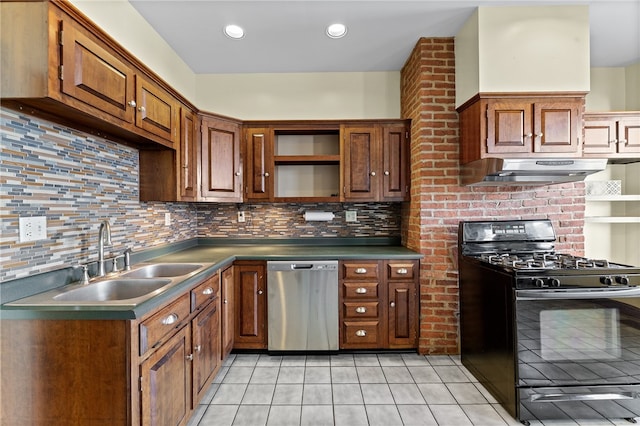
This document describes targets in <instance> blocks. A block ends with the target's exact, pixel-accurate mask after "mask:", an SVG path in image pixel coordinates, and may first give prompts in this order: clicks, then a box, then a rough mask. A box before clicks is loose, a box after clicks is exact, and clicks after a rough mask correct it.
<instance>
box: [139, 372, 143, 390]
mask: <svg viewBox="0 0 640 426" xmlns="http://www.w3.org/2000/svg"><path fill="white" fill-rule="evenodd" d="M139 382H140V392H142V376H140V380H139Z"/></svg>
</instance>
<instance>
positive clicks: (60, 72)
mask: <svg viewBox="0 0 640 426" xmlns="http://www.w3.org/2000/svg"><path fill="white" fill-rule="evenodd" d="M58 73H59V75H58V78H60V80H64V65H60V67H59V68H58Z"/></svg>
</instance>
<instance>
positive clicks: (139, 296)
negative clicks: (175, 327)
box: [6, 263, 213, 307]
mask: <svg viewBox="0 0 640 426" xmlns="http://www.w3.org/2000/svg"><path fill="white" fill-rule="evenodd" d="M212 265H213V264H211V263H148V264H141V265H138V266H137V267H135V268H134V269H133V270H132V271H123V272H118V273H116V274H110V275H107V276H106V277H102V278H99V279H96V280H95V281H91V282H90V283H89V284H86V285H82V284H78V283H75V284H69V285H65V286H62V287H58V288H55V289H52V290H49V291H45V292H43V293H38V294H34V295H33V296H28V297H25V298H22V299H19V300H15V301H13V302H9V303H7V304H6V305H7V306H43V307H45V306H113V307H121V306H136V305H138V304H140V303H142V302H144V301H146V300H148V299H151V298H152V297H154V296H156V295H158V294H160V293H162V292H164V291H165V290H167V289H168V288H170V287H172V286H174V285H176V284H179V283H181V282H183V281H184V280H186V279H188V278H190V277H191V276H193V275H195V274H197V273H198V272H200V271H202V270H204V269H206V268H208V267H210V266H212Z"/></svg>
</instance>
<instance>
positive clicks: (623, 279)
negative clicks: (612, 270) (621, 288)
mask: <svg viewBox="0 0 640 426" xmlns="http://www.w3.org/2000/svg"><path fill="white" fill-rule="evenodd" d="M616 282H617V283H618V284H622V285H629V277H626V276H624V275H621V276H618V277H616Z"/></svg>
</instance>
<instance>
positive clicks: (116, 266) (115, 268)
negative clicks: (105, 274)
mask: <svg viewBox="0 0 640 426" xmlns="http://www.w3.org/2000/svg"><path fill="white" fill-rule="evenodd" d="M118 257H119V256H116V257H114V258H113V259H112V260H111V261H112V263H113V267H112V268H111V273H116V272H119V270H118Z"/></svg>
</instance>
